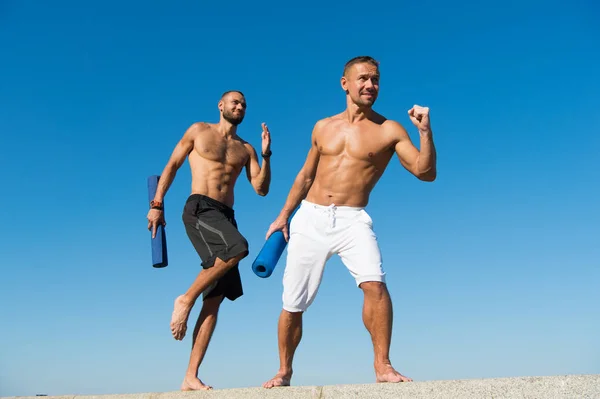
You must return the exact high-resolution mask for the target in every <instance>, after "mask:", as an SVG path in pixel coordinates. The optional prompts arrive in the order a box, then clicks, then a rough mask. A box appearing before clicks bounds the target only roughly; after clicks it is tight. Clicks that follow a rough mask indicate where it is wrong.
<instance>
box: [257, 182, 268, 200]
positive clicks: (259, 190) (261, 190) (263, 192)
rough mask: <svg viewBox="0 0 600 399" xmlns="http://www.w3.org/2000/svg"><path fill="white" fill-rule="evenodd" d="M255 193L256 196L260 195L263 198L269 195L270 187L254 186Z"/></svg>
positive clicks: (264, 185)
mask: <svg viewBox="0 0 600 399" xmlns="http://www.w3.org/2000/svg"><path fill="white" fill-rule="evenodd" d="M254 191H256V194H258V195H260V196H261V197H265V196H266V195H267V194H269V185H268V184H258V185H256V186H254Z"/></svg>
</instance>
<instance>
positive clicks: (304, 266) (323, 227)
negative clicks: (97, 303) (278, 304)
mask: <svg viewBox="0 0 600 399" xmlns="http://www.w3.org/2000/svg"><path fill="white" fill-rule="evenodd" d="M341 85H342V88H343V90H344V91H345V93H346V110H344V111H343V112H341V113H340V114H337V115H334V116H331V117H328V118H325V119H322V120H320V121H318V122H317V123H316V124H315V127H314V129H313V132H312V137H311V148H310V150H309V152H308V156H307V158H306V161H305V164H304V166H303V167H302V169H301V170H300V173H298V175H297V177H296V180H295V181H294V184H293V186H292V188H291V190H290V192H289V195H288V197H287V201H286V203H285V205H284V206H283V209H282V210H281V212H280V214H279V216H278V217H277V219H276V220H275V221H274V222H273V223H272V224H271V226H270V228H269V230H268V232H267V238H268V237H269V236H270V235H271V234H272V233H273V232H274V231H278V230H281V231H282V232H283V234H284V237H285V238H286V239H289V245H288V254H287V260H286V267H285V271H284V276H283V310H282V311H281V315H280V317H279V325H278V336H279V362H280V364H279V371H278V372H277V374H276V375H275V377H274V378H272V379H271V380H269V381H267V382H265V383H264V384H263V386H264V387H265V388H272V387H275V386H287V385H290V380H291V378H292V361H293V358H294V352H295V351H296V348H297V347H298V344H299V343H300V339H301V337H302V314H303V312H305V311H306V310H307V309H308V307H309V306H310V305H311V303H312V302H313V300H314V299H315V296H316V294H317V290H318V288H319V285H320V284H321V278H322V275H323V270H324V267H325V263H326V262H327V260H328V259H329V258H330V257H331V256H332V255H334V254H337V255H338V256H340V258H341V260H342V262H343V263H344V264H345V265H346V267H347V268H348V270H349V272H350V273H351V275H352V276H353V277H354V279H355V282H356V285H357V286H358V287H359V288H360V289H361V290H362V291H363V294H364V306H363V321H364V324H365V327H366V328H367V330H368V331H369V333H370V335H371V339H372V342H373V349H374V368H375V377H376V381H377V382H403V381H412V380H411V379H410V378H408V377H405V376H403V375H402V374H400V373H399V372H397V371H396V370H395V369H394V368H393V367H392V363H391V361H390V357H389V349H390V342H391V335H392V303H391V300H390V296H389V293H388V290H387V287H386V284H385V273H384V271H383V268H382V261H381V254H380V251H379V246H378V244H377V240H376V237H375V233H374V232H373V221H372V220H371V217H370V216H369V214H368V213H367V212H366V210H365V207H366V206H367V204H368V202H369V196H370V194H371V191H372V190H373V187H375V184H376V183H377V181H378V180H379V178H380V177H381V176H382V174H383V172H384V170H385V169H386V167H387V165H388V163H389V162H390V160H391V159H392V157H393V156H394V154H395V155H396V156H397V157H398V159H399V161H400V163H401V164H402V166H404V168H406V169H407V170H408V171H409V172H410V173H412V174H413V175H414V176H416V177H417V178H418V179H420V180H422V181H428V182H431V181H433V180H435V178H436V151H435V147H434V144H433V135H432V131H431V126H430V124H429V109H428V108H426V107H421V106H418V105H415V106H414V107H412V108H411V109H410V110H409V111H408V115H409V117H410V119H411V121H412V123H413V124H414V125H415V126H416V127H417V129H418V131H419V136H420V150H418V149H417V148H416V147H415V146H414V145H413V144H412V142H411V140H410V138H409V136H408V134H407V132H406V130H405V129H404V127H403V126H402V125H400V124H399V123H398V122H395V121H393V120H390V119H386V118H385V117H384V116H382V115H380V114H378V113H377V112H375V111H374V110H373V108H372V107H373V104H374V103H375V100H376V99H377V95H378V92H379V63H378V62H377V61H375V60H374V59H373V58H371V57H356V58H353V59H352V60H350V61H348V63H346V66H345V67H344V73H343V76H342V78H341ZM298 205H300V207H299V208H298V211H297V212H296V215H295V216H294V218H293V219H292V221H291V224H290V226H289V234H288V221H289V218H290V215H291V214H292V212H293V211H294V209H296V207H297V206H298Z"/></svg>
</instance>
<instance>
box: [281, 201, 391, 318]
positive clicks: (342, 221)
mask: <svg viewBox="0 0 600 399" xmlns="http://www.w3.org/2000/svg"><path fill="white" fill-rule="evenodd" d="M334 254H337V255H339V257H340V258H341V260H342V262H343V263H344V265H345V266H346V267H347V268H348V270H349V271H350V274H351V275H352V277H354V279H355V281H356V285H357V286H360V284H361V283H364V282H367V281H376V282H385V272H384V271H383V268H382V262H381V251H380V249H379V245H378V243H377V237H376V236H375V233H374V232H373V220H372V219H371V217H370V216H369V214H368V213H367V212H366V211H365V209H364V208H357V207H349V206H335V205H330V206H323V205H317V204H314V203H311V202H308V201H306V200H304V201H302V204H301V205H300V208H299V209H298V211H297V212H296V214H295V215H294V217H293V218H292V221H291V223H290V240H289V243H288V249H287V261H286V267H285V271H284V274H283V298H282V299H283V308H284V309H285V310H287V311H288V312H304V311H305V310H306V309H307V308H308V307H309V306H310V304H311V303H312V302H313V300H314V299H315V296H316V295H317V291H318V289H319V286H320V284H321V279H322V277H323V271H324V270H325V263H326V262H327V261H328V260H329V258H331V256H332V255H334Z"/></svg>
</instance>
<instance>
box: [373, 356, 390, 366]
mask: <svg viewBox="0 0 600 399" xmlns="http://www.w3.org/2000/svg"><path fill="white" fill-rule="evenodd" d="M374 365H375V368H379V367H391V366H392V362H391V361H390V359H389V358H382V359H376V360H375V363H374Z"/></svg>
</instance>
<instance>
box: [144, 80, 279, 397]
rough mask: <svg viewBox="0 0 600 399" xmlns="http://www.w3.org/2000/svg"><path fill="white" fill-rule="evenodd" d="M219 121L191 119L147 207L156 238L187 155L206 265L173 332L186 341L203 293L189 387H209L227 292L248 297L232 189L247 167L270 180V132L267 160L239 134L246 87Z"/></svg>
mask: <svg viewBox="0 0 600 399" xmlns="http://www.w3.org/2000/svg"><path fill="white" fill-rule="evenodd" d="M218 106H219V111H220V120H219V123H216V124H210V123H201V122H199V123H194V124H193V125H192V126H190V128H189V129H188V130H187V131H186V132H185V134H184V135H183V138H182V139H181V140H180V141H179V143H178V144H177V146H176V147H175V149H174V151H173V153H172V155H171V158H170V159H169V162H168V163H167V165H166V167H165V169H164V171H163V173H162V175H161V177H160V180H159V183H158V187H157V190H156V195H155V197H154V200H153V201H152V202H151V204H150V207H151V209H150V211H149V212H148V229H151V230H152V236H153V237H154V236H155V234H156V228H157V226H158V225H159V224H163V225H164V224H165V219H164V213H163V205H162V202H163V198H164V196H165V194H166V192H167V190H168V189H169V187H170V185H171V183H172V182H173V179H174V178H175V174H176V173H177V170H178V169H179V168H180V167H181V165H182V164H183V162H184V161H185V159H186V158H188V160H189V163H190V168H191V172H192V193H191V195H190V196H189V198H188V199H187V201H186V203H185V206H184V209H183V215H182V219H183V223H184V226H185V229H186V232H187V235H188V237H189V239H190V241H191V242H192V244H193V246H194V248H195V249H196V251H197V252H198V255H199V257H200V259H201V261H202V263H201V264H202V270H201V271H200V273H199V274H198V276H197V277H196V280H195V281H194V282H193V284H192V285H191V287H190V288H189V289H188V290H187V292H186V293H185V294H183V295H180V296H179V297H177V299H176V300H175V306H174V310H173V315H172V319H171V333H172V334H173V337H174V338H175V339H177V340H182V339H183V337H184V336H185V333H186V329H187V320H188V316H189V314H190V311H191V310H192V307H193V306H194V303H195V302H196V300H197V299H198V297H199V296H200V294H203V304H202V310H201V311H200V316H199V318H198V321H197V323H196V328H195V330H194V336H193V346H192V353H191V356H190V361H189V365H188V370H187V373H186V376H185V378H184V380H183V383H182V384H181V389H182V390H184V391H189V390H198V389H210V388H211V387H210V386H208V385H205V384H204V383H203V382H202V381H201V380H200V379H198V368H199V367H200V363H201V362H202V358H203V357H204V354H205V353H206V349H207V348H208V343H209V341H210V338H211V336H212V333H213V331H214V328H215V325H216V322H217V313H218V311H219V306H220V305H221V302H222V301H223V298H227V299H229V300H230V301H234V300H235V299H237V298H238V297H240V296H241V295H243V290H242V281H241V279H240V272H239V270H238V263H239V261H240V260H242V259H243V258H244V257H246V256H247V255H248V242H247V241H246V239H245V238H244V236H243V235H242V234H241V233H240V232H239V231H238V228H237V223H236V221H235V217H234V211H233V203H234V198H233V192H234V186H235V183H236V181H237V178H238V177H239V175H240V174H241V172H242V170H243V169H244V168H246V176H247V178H248V180H249V181H250V183H251V184H252V187H253V188H254V190H255V191H256V193H257V194H258V195H261V196H264V195H267V193H268V192H269V185H270V183H271V167H270V161H269V157H270V156H271V150H270V146H271V134H270V133H269V130H268V128H267V126H266V125H265V124H263V126H262V128H263V131H262V153H261V157H262V166H260V165H259V163H258V156H257V154H256V151H255V150H254V148H253V147H252V146H251V145H250V144H249V143H248V142H246V141H244V140H243V139H241V138H240V137H239V136H238V135H237V126H238V125H239V124H240V123H241V122H242V120H243V119H244V115H245V113H246V99H245V98H244V95H243V94H242V93H241V92H238V91H229V92H226V93H225V94H223V96H222V98H221V100H220V101H219V104H218Z"/></svg>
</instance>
